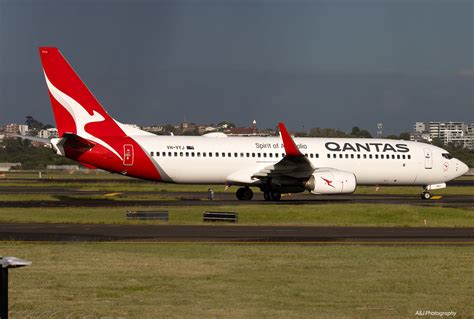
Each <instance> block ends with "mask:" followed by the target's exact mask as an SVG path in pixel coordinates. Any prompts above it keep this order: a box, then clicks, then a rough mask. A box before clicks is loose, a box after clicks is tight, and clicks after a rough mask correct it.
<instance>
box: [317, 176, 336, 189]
mask: <svg viewBox="0 0 474 319" xmlns="http://www.w3.org/2000/svg"><path fill="white" fill-rule="evenodd" d="M321 179H322V180H323V181H325V182H326V184H327V185H328V186H329V187H332V188H336V187H334V185H333V184H332V182H333V181H330V180H329V179H325V178H324V177H321Z"/></svg>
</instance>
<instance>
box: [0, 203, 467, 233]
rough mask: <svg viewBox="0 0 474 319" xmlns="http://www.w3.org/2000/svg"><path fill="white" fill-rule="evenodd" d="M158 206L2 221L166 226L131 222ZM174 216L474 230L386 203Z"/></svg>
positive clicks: (451, 216) (189, 210) (0, 212)
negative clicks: (133, 213) (134, 214)
mask: <svg viewBox="0 0 474 319" xmlns="http://www.w3.org/2000/svg"><path fill="white" fill-rule="evenodd" d="M153 209H156V208H153V207H127V208H125V207H119V208H117V207H111V208H106V209H105V208H88V207H78V208H73V207H68V208H48V209H44V208H27V209H25V208H1V209H0V222H46V223H92V224H94V223H105V224H108V223H111V224H125V223H133V224H136V223H164V222H152V221H146V222H137V221H127V220H126V219H125V213H126V211H127V210H153ZM158 210H167V211H169V213H170V221H169V222H168V223H169V224H203V222H202V212H203V211H233V212H237V213H238V214H239V225H321V226H330V225H331V226H411V227H416V226H423V227H424V226H425V224H424V221H425V220H426V221H427V224H426V226H428V227H435V226H436V227H474V211H473V210H463V209H457V208H441V207H419V206H408V205H380V204H353V205H343V204H329V205H325V204H324V205H296V206H295V205H259V206H254V205H239V206H188V207H186V206H185V207H173V206H170V207H160V208H158Z"/></svg>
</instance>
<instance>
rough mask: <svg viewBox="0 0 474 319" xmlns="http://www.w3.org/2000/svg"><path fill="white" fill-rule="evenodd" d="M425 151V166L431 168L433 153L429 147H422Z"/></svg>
mask: <svg viewBox="0 0 474 319" xmlns="http://www.w3.org/2000/svg"><path fill="white" fill-rule="evenodd" d="M424 152H425V168H426V169H432V168H433V155H432V153H431V150H430V149H429V148H425V149H424Z"/></svg>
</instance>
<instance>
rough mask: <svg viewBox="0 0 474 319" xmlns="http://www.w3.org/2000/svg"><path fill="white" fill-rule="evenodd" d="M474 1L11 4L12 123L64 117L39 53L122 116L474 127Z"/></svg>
mask: <svg viewBox="0 0 474 319" xmlns="http://www.w3.org/2000/svg"><path fill="white" fill-rule="evenodd" d="M473 18H474V0H473V1H469V0H464V1H459V0H385V1H384V0H377V1H376V0H374V1H363V0H346V1H342V0H331V1H329V0H327V1H295V0H291V1H290V0H287V1H272V0H262V1H257V0H255V1H245V0H242V1H237V0H235V1H230V0H229V1H225V0H222V1H198V0H189V1H179V0H169V1H139V0H129V1H125V0H122V1H110V0H107V1H106V0H101V1H86V0H82V1H79V0H77V1H67V0H62V1H42V0H36V1H21V0H15V1H7V0H0V124H6V123H10V122H21V121H23V120H24V117H25V116H26V115H32V116H34V117H36V118H38V119H39V120H41V121H43V122H47V123H53V117H52V114H51V110H50V105H49V97H48V95H47V91H46V85H45V83H44V78H43V75H42V71H41V65H40V60H39V57H38V53H37V47H38V46H43V45H48V46H56V47H58V48H60V50H61V52H62V53H63V55H64V56H65V57H66V58H67V59H68V60H69V62H70V63H71V64H72V65H73V67H74V68H75V70H76V71H77V72H78V74H79V75H80V76H81V78H82V79H83V80H84V81H85V82H86V83H87V85H88V86H89V88H90V89H91V90H92V91H93V93H94V94H95V96H96V97H97V98H98V99H99V101H100V102H101V103H102V104H103V105H104V106H105V107H106V109H107V110H108V111H109V113H110V114H111V115H112V116H114V117H115V118H116V119H118V120H120V121H122V122H126V123H137V124H140V125H145V124H154V123H179V122H181V121H182V120H183V119H186V120H188V121H191V122H197V123H217V122H219V121H221V120H230V121H234V122H236V123H237V124H238V125H241V126H248V125H250V123H251V122H252V121H253V120H254V119H255V120H257V123H258V126H259V127H275V125H276V123H277V122H278V121H285V122H286V123H287V125H288V127H289V128H290V129H292V130H299V129H302V128H303V127H304V128H305V129H309V128H311V127H334V128H340V129H343V130H350V128H351V127H352V126H354V125H358V126H360V127H363V128H367V129H369V130H370V131H372V132H374V131H375V126H376V123H377V122H383V123H384V127H385V131H386V132H387V133H398V132H401V131H406V130H411V129H412V127H413V124H414V122H415V121H423V120H426V121H430V120H438V121H444V120H446V121H448V120H452V121H466V122H474V19H473Z"/></svg>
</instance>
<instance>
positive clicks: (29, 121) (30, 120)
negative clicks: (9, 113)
mask: <svg viewBox="0 0 474 319" xmlns="http://www.w3.org/2000/svg"><path fill="white" fill-rule="evenodd" d="M25 124H26V125H28V128H30V129H34V130H41V129H42V128H43V126H44V124H43V123H41V122H40V121H38V120H36V119H35V118H34V117H33V116H31V115H28V116H26V120H25Z"/></svg>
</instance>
